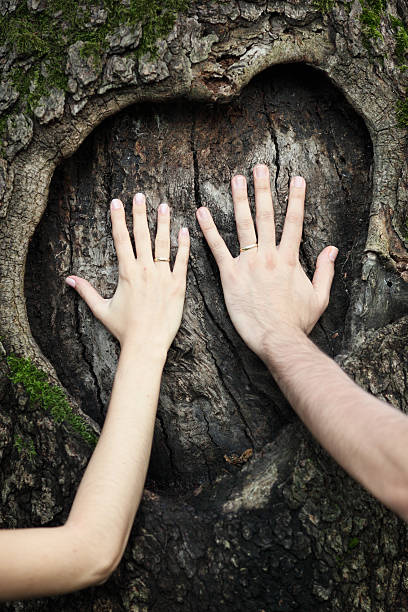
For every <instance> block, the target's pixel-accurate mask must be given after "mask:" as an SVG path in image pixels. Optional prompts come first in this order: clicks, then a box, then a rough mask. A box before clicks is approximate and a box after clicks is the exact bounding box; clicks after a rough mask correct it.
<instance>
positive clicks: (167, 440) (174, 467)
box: [156, 405, 179, 475]
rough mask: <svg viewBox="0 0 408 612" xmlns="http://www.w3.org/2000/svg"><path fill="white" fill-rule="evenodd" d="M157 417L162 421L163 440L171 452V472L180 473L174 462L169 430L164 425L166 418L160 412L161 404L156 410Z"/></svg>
mask: <svg viewBox="0 0 408 612" xmlns="http://www.w3.org/2000/svg"><path fill="white" fill-rule="evenodd" d="M156 418H157V420H158V421H159V423H160V428H161V430H162V433H163V442H164V446H165V447H166V448H167V450H168V453H169V461H170V467H171V472H172V474H173V475H177V474H179V471H178V469H177V467H176V465H175V463H174V456H173V455H174V453H173V449H172V447H171V446H170V444H169V436H168V434H167V430H166V428H165V426H164V419H163V415H162V414H161V413H160V405H159V406H158V407H157V412H156Z"/></svg>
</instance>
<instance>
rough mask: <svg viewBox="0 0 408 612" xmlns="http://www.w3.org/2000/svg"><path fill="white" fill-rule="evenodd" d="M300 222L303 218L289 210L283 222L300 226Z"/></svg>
mask: <svg viewBox="0 0 408 612" xmlns="http://www.w3.org/2000/svg"><path fill="white" fill-rule="evenodd" d="M302 221H303V216H302V215H301V214H300V213H298V212H295V211H291V210H290V211H288V212H287V213H286V218H285V222H287V223H292V224H293V225H300V224H301V223H302Z"/></svg>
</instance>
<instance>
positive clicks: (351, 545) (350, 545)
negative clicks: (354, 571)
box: [348, 537, 360, 550]
mask: <svg viewBox="0 0 408 612" xmlns="http://www.w3.org/2000/svg"><path fill="white" fill-rule="evenodd" d="M359 543H360V540H359V538H355V537H354V538H350V540H349V543H348V550H353V548H355V547H356V546H358V545H359Z"/></svg>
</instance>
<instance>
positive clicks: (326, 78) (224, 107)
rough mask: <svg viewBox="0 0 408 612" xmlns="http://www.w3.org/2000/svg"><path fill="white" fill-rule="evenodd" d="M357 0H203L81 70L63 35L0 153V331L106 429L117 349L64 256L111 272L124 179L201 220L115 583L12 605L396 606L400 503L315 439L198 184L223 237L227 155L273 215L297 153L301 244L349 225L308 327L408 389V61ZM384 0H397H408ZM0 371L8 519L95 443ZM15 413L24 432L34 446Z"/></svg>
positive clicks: (76, 266) (103, 276)
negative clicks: (255, 175) (246, 312)
mask: <svg viewBox="0 0 408 612" xmlns="http://www.w3.org/2000/svg"><path fill="white" fill-rule="evenodd" d="M11 4H12V3H10V6H7V7H5V8H3V9H2V10H3V11H7V10H9V11H12V10H13V6H11ZM348 8H349V9H350V10H346V6H345V4H343V3H342V2H339V3H337V4H336V5H335V7H334V8H333V10H332V11H331V12H330V14H329V15H327V16H325V17H322V15H321V14H320V13H319V11H318V10H317V9H316V8H315V7H314V6H313V4H312V3H311V2H306V1H305V0H303V1H297V2H295V1H293V2H273V1H269V2H235V1H231V2H205V3H204V2H202V3H200V2H199V3H195V4H192V5H191V8H190V10H189V13H188V14H187V15H180V16H179V18H178V20H177V22H176V24H175V26H174V29H173V31H172V32H171V34H170V35H169V36H168V38H167V40H165V41H162V42H161V43H160V45H159V53H158V56H157V57H156V59H154V60H151V61H150V60H149V61H148V60H147V59H146V58H141V59H139V60H138V61H137V62H136V61H134V60H133V56H132V57H130V54H129V57H128V56H127V55H126V53H127V49H126V43H124V46H123V45H122V47H120V49H119V50H118V49H117V48H116V47H115V46H113V47H112V49H111V50H110V52H108V53H107V54H106V56H104V57H103V58H102V65H101V67H100V71H99V73H98V74H96V73H95V74H89V66H84V65H83V58H82V56H81V55H80V53H79V51H78V49H77V48H76V47H75V48H70V49H69V50H67V57H68V61H67V68H66V69H67V71H68V73H69V76H70V78H71V79H72V80H76V82H77V87H76V89H75V91H74V92H73V93H72V92H71V93H64V92H62V91H60V90H56V91H53V92H50V96H49V99H47V100H44V101H43V102H42V107H41V108H42V110H41V109H40V110H39V111H38V112H37V113H36V116H35V117H34V120H32V119H31V118H27V117H25V116H21V118H20V119H19V120H18V121H16V122H15V125H14V127H13V129H9V131H8V134H7V138H8V140H7V141H6V147H5V149H4V151H3V154H4V159H2V160H0V172H1V174H0V189H2V192H3V195H2V207H1V209H0V211H1V213H0V214H1V215H2V219H1V224H0V237H1V241H0V248H1V257H0V274H1V277H0V282H1V296H2V308H1V311H0V327H1V331H0V334H1V337H2V343H3V345H4V350H5V351H6V352H7V353H11V352H15V353H17V354H20V355H24V356H27V357H30V358H31V359H32V360H33V361H34V362H35V363H36V364H37V365H38V366H40V367H41V368H43V369H44V370H46V371H47V373H48V374H49V375H50V378H51V379H52V380H57V381H59V382H60V383H61V384H62V385H63V386H64V387H65V389H66V391H67V393H68V394H69V396H70V398H71V401H72V406H73V407H74V408H75V410H77V411H78V412H81V413H83V414H84V415H86V418H87V419H88V421H89V422H90V423H91V424H92V426H93V427H94V428H95V430H96V431H97V430H98V427H99V426H100V425H101V424H102V422H103V415H104V411H105V409H106V405H107V401H108V398H109V392H110V388H111V384H112V379H113V374H114V370H115V363H116V360H117V355H118V349H117V346H116V344H115V343H114V342H113V341H112V339H111V338H110V337H109V335H108V333H107V332H106V331H105V330H104V329H103V327H102V326H101V325H100V324H99V323H98V322H97V321H95V320H94V319H93V318H92V316H91V315H90V314H89V312H88V310H87V307H86V306H85V305H84V304H83V303H82V302H80V301H79V300H78V299H76V298H75V297H74V295H73V292H70V291H68V290H67V288H66V287H65V286H64V283H63V278H64V276H65V275H66V274H68V273H70V272H73V273H77V274H80V275H83V276H85V277H86V278H87V279H88V280H90V281H91V282H93V283H94V284H95V285H96V286H97V287H98V289H99V290H100V291H101V292H102V293H103V294H104V295H106V296H107V295H109V294H110V293H111V292H112V291H113V290H114V287H115V282H116V274H117V266H116V259H115V254H114V249H113V244H112V240H111V235H110V227H109V215H108V203H109V201H110V199H111V198H112V197H115V196H120V197H121V198H122V199H123V201H124V202H125V203H126V205H127V209H128V211H130V201H131V195H132V194H133V193H134V192H135V191H136V190H139V189H140V190H143V191H144V192H146V193H147V195H148V204H149V210H150V211H151V213H153V211H154V210H155V209H156V207H157V205H158V203H159V202H160V201H163V200H166V201H168V202H169V203H170V204H171V206H172V215H173V238H174V237H175V235H176V231H177V229H178V227H180V225H182V224H183V225H184V224H186V225H189V226H190V228H191V233H192V256H191V264H190V268H189V276H188V291H187V300H186V307H185V314H184V319H183V323H182V327H181V329H180V332H179V334H178V336H177V338H176V341H175V343H174V345H173V347H172V349H171V351H170V354H169V359H168V362H167V365H166V369H165V372H164V376H163V383H162V390H161V396H160V404H159V411H158V418H157V423H156V432H155V440H154V447H153V453H152V461H151V466H150V470H149V476H148V481H147V483H146V491H145V495H144V499H143V503H142V505H141V508H140V511H139V513H138V517H137V520H136V523H135V527H134V529H133V532H132V535H131V538H130V541H129V546H128V548H127V551H126V554H125V557H124V560H123V561H122V563H121V564H120V566H119V569H118V570H117V571H116V572H115V574H114V576H113V577H112V578H111V579H110V580H109V582H108V583H107V584H106V585H104V586H101V587H98V588H95V589H88V590H86V591H84V592H81V593H77V594H73V595H68V596H65V597H60V598H52V599H43V600H38V601H30V602H24V603H21V602H14V603H9V604H4V609H11V610H55V609H61V610H64V611H65V610H66V611H70V610H73V611H74V610H95V611H96V610H115V611H116V610H140V611H142V610H154V611H159V610H175V611H176V610H180V611H184V610H191V611H194V612H196V611H201V610H203V611H204V610H217V611H218V610H220V611H221V610H225V611H227V610H234V611H235V610H246V611H247V610H251V611H252V610H253V611H256V612H261V611H262V610H265V611H267V612H271V611H274V610H302V611H306V612H307V611H310V612H311V611H314V610H324V611H344V610H366V611H392V612H394V611H395V612H396V611H401V612H402V611H404V610H406V609H407V608H408V562H407V559H406V547H407V544H408V538H407V535H408V534H407V530H406V527H405V525H404V524H403V523H402V522H401V521H399V520H398V519H397V518H396V517H395V516H393V515H392V514H391V513H390V512H388V511H387V510H385V509H384V508H383V507H382V506H381V505H380V504H379V503H378V502H376V501H375V500H374V499H373V498H371V497H370V496H369V495H368V494H366V493H365V492H364V491H363V490H362V489H361V488H360V487H359V486H358V485H357V484H355V483H354V482H353V481H352V480H351V479H350V478H349V477H348V476H347V475H345V474H344V472H343V471H342V470H341V469H340V468H338V467H337V466H336V465H335V464H334V462H333V461H332V460H331V459H330V458H329V457H328V456H327V455H326V454H325V453H324V452H323V451H322V450H321V449H320V448H319V446H318V445H317V444H316V443H315V442H314V441H313V440H312V439H311V437H310V435H309V434H308V432H307V431H305V429H304V428H303V427H302V425H301V424H300V423H299V422H298V420H297V419H296V418H295V417H294V415H293V413H292V411H291V409H290V407H289V406H288V405H287V403H286V402H285V400H284V399H283V397H282V396H281V394H280V392H279V390H278V389H277V387H276V386H275V384H274V382H273V380H272V379H271V378H270V376H269V375H268V373H267V372H266V370H265V368H264V367H263V366H262V364H261V363H260V362H259V361H258V360H257V359H256V358H255V357H254V355H253V354H252V353H251V352H250V351H249V350H248V349H247V348H246V347H245V346H244V345H243V343H242V342H241V341H240V339H239V338H238V337H237V335H236V333H235V332H234V330H233V328H232V326H231V323H230V322H229V320H228V317H227V315H226V311H225V307H224V304H223V300H222V292H221V288H220V283H219V279H218V275H217V271H216V266H215V265H214V262H213V260H212V257H211V255H210V253H209V252H208V249H207V248H206V246H205V244H204V242H203V240H202V237H201V235H200V232H199V231H198V229H197V227H196V225H195V222H194V209H195V208H196V207H197V206H199V205H200V204H202V203H206V204H207V205H208V206H209V207H210V208H211V209H212V211H213V212H214V215H215V218H216V220H217V224H218V226H219V228H220V230H221V232H222V233H223V235H224V237H225V238H226V240H227V243H228V245H229V246H230V248H231V250H233V251H235V252H236V250H237V244H236V235H235V228H234V221H233V213H232V202H231V199H230V195H229V179H230V177H231V175H232V174H233V173H235V172H237V171H239V172H243V173H245V174H247V176H248V177H249V176H250V170H251V168H252V166H253V164H254V163H256V162H258V161H265V162H266V163H268V165H269V166H270V168H271V173H272V188H273V192H274V201H275V208H276V213H277V215H276V216H277V224H278V232H279V230H280V229H281V227H282V221H283V217H284V213H285V206H286V197H287V190H288V181H289V177H290V176H291V175H293V174H294V173H301V174H302V175H303V176H305V178H306V180H307V182H308V197H307V210H306V218H305V231H304V240H303V243H302V249H301V257H302V263H303V264H304V266H305V268H306V269H307V270H308V272H309V273H310V272H311V271H312V269H313V265H314V261H315V258H316V255H317V254H318V252H319V251H320V250H321V248H323V246H325V245H326V244H329V243H331V244H336V245H337V246H338V247H339V249H340V255H339V260H338V262H337V264H336V269H337V272H336V279H335V284H334V288H333V291H332V300H331V304H330V306H329V308H328V310H327V312H326V313H325V314H324V316H323V318H322V319H321V321H320V323H319V324H318V326H317V327H316V329H315V330H314V332H313V338H314V340H315V341H316V342H317V344H318V345H319V346H321V348H322V349H323V350H324V351H326V352H327V353H328V354H330V355H331V356H333V357H335V358H336V359H337V361H338V362H339V363H340V364H341V365H342V367H344V369H345V370H346V371H347V372H348V373H349V374H350V376H352V377H354V378H355V379H356V380H357V381H358V382H359V384H361V385H362V386H363V387H365V388H367V389H368V390H370V391H371V392H372V393H374V394H375V395H377V396H378V397H381V398H383V399H385V400H387V401H389V402H392V403H393V404H394V405H395V406H396V407H398V408H400V409H401V410H404V411H407V410H408V399H407V397H408V393H407V373H408V362H407V357H406V349H405V346H406V339H407V337H408V317H407V316H405V313H406V312H407V306H408V286H407V280H408V253H407V246H408V237H407V235H406V234H407V230H406V229H405V225H406V219H407V216H406V210H405V209H406V197H407V173H408V167H407V161H406V133H405V132H404V130H402V129H401V128H400V127H399V126H398V125H397V122H396V118H395V108H396V104H397V101H398V99H399V97H400V96H401V95H402V93H403V91H404V87H405V85H406V83H405V82H404V77H403V76H402V75H401V73H400V71H399V69H398V61H397V59H396V58H395V55H394V47H395V41H394V38H393V31H392V28H391V26H390V23H389V21H388V20H387V19H385V20H383V24H382V28H383V29H382V34H383V39H378V40H377V41H374V42H373V43H372V44H371V45H370V46H369V51H368V50H367V48H366V46H364V45H363V42H362V36H361V24H360V21H359V14H360V12H361V5H360V3H359V2H358V1H355V2H353V3H351V4H350V5H349V6H348ZM33 10H34V9H33ZM387 10H389V11H390V13H392V14H393V15H395V16H397V15H399V16H400V17H406V16H407V15H406V11H407V7H406V4H405V3H403V2H396V1H395V2H389V3H388V9H387ZM134 44H135V42H134V37H133V38H132V37H130V38H129V49H130V48H131V47H132V45H134ZM4 58H6V59H7V60H10V61H9V63H10V62H18V61H19V58H18V57H8V58H7V57H6V55H4V54H3V56H2V60H1V61H2V66H3V71H4V73H5V75H6V76H7V71H8V70H9V64H8V63H7V61H6V59H4ZM380 60H382V61H380ZM132 62H133V63H132ZM277 64H284V65H282V66H277ZM294 64H296V65H294ZM6 82H7V79H6V78H4V83H6ZM72 89H74V88H73V87H72ZM3 90H4V91H6V90H7V88H6V86H4V87H3ZM3 90H0V94H1V93H2V92H3V93H2V95H3V97H4V96H5V94H4V91H3ZM7 91H8V90H7ZM2 95H0V102H1V99H2ZM5 98H7V99H8V100H9V101H10V100H12V99H13V92H12V91H11V90H10V91H9V92H8V94H7V96H5ZM125 107H127V108H125ZM2 108H3V107H2V106H0V109H2ZM109 117H110V118H109ZM104 119H106V121H104V122H103V123H102V121H103V120H104ZM101 123H102V125H99V124H101ZM98 126H99V127H98ZM13 130H14V132H13ZM91 132H92V133H91ZM87 136H88V138H87ZM70 156H71V157H70ZM65 158H67V159H65ZM64 159H65V161H63V160H64ZM50 182H51V186H50ZM49 187H50V188H49ZM41 217H42V218H41ZM40 219H41V221H40ZM150 220H151V225H152V230H153V229H154V215H153V214H151V215H150ZM129 225H130V216H129ZM27 312H28V315H27ZM0 375H1V381H2V383H1V385H0V391H1V406H2V408H1V410H0V460H1V470H0V474H1V480H0V484H1V494H2V504H1V507H0V520H1V526H4V527H16V526H27V525H54V524H59V523H60V522H61V521H63V520H64V518H65V517H66V515H67V512H68V511H69V508H70V503H71V501H72V497H73V495H74V492H75V489H76V486H77V484H78V482H79V480H80V477H81V473H82V470H83V469H84V466H85V465H86V461H87V458H88V456H89V452H90V451H89V449H88V448H87V446H86V445H85V443H84V442H83V441H82V440H81V439H80V438H78V437H77V436H75V435H74V434H73V433H72V432H70V431H68V429H66V428H64V427H63V426H61V425H58V424H56V423H55V422H54V421H53V420H52V419H51V417H50V415H48V414H45V413H43V412H42V411H41V410H40V409H38V408H37V407H35V406H30V405H29V403H28V401H27V398H26V396H25V394H24V392H23V390H22V389H20V388H15V387H13V386H12V385H11V384H10V383H9V382H8V381H7V365H6V362H5V360H3V361H2V363H1V372H0ZM16 436H21V437H23V438H24V436H26V437H27V436H28V437H30V438H31V439H32V440H33V442H34V446H35V448H36V450H37V454H36V455H35V456H34V457H33V458H31V459H30V458H29V457H28V456H27V453H24V452H21V450H20V451H19V449H18V448H17V447H16V446H15V443H14V441H15V439H16ZM248 449H252V455H251V453H246V454H244V455H243V453H244V452H245V451H246V450H248ZM240 457H242V458H241V459H239V458H240Z"/></svg>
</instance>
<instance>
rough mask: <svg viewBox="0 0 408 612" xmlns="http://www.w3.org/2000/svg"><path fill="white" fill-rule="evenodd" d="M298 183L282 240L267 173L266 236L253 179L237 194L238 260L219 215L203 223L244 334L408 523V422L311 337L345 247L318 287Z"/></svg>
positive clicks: (321, 264) (329, 257)
mask: <svg viewBox="0 0 408 612" xmlns="http://www.w3.org/2000/svg"><path fill="white" fill-rule="evenodd" d="M298 178H299V180H298V181H297V183H298V184H295V180H292V183H291V188H290V193H289V202H288V208H287V213H286V219H285V225H284V229H283V233H282V238H281V242H280V244H279V246H277V245H276V243H275V227H274V219H273V206H272V198H271V193H270V181H269V172H268V169H267V168H266V166H263V165H258V166H256V167H255V168H254V183H255V200H256V230H257V232H255V227H254V225H253V223H252V218H251V213H250V208H249V204H248V198H247V189H246V182H245V178H244V177H239V176H237V177H234V178H233V180H232V194H233V200H234V208H235V218H236V222H237V231H238V238H239V242H240V245H241V247H244V246H247V245H252V244H254V243H256V241H257V240H258V248H251V249H249V250H247V251H243V252H241V253H240V256H239V257H237V258H233V257H232V256H231V254H230V252H229V250H228V249H227V247H226V245H225V243H224V241H223V240H222V238H221V236H220V235H219V233H218V231H217V229H216V227H215V225H214V222H213V220H212V218H211V215H210V213H209V211H208V210H207V209H205V208H202V209H199V211H198V213H197V217H198V220H199V223H200V225H201V228H202V230H203V232H204V235H205V237H206V239H207V241H208V244H209V246H210V248H211V250H212V252H213V254H214V257H215V259H216V260H217V263H218V266H219V269H220V274H221V280H222V284H223V289H224V297H225V302H226V305H227V308H228V311H229V314H230V316H231V319H232V322H233V323H234V325H235V328H236V329H237V331H238V333H239V334H240V335H241V336H242V338H243V339H244V340H245V342H246V343H247V344H248V346H249V347H250V348H251V349H252V350H253V351H254V352H255V353H257V354H258V355H259V357H261V359H263V361H264V362H265V363H266V365H267V366H268V368H269V370H270V371H271V373H272V375H273V376H274V378H275V379H276V381H277V383H278V384H279V386H280V388H281V389H282V391H283V393H284V394H285V395H286V397H287V399H288V400H289V402H290V403H291V405H292V407H293V408H294V410H295V411H296V412H297V414H298V415H299V417H300V418H301V419H302V420H303V422H304V423H305V425H307V427H308V428H309V429H310V430H311V432H312V433H313V434H314V436H315V437H316V438H317V439H318V440H319V442H320V443H321V444H322V445H323V446H324V447H325V448H326V450H327V451H328V452H330V453H331V454H332V456H333V457H334V458H335V459H336V460H337V461H338V462H339V464H340V465H342V467H344V469H346V470H347V471H348V472H349V473H350V474H351V475H352V476H353V477H354V478H356V479H357V480H358V481H359V482H360V483H361V484H363V485H364V486H365V487H366V488H367V489H368V490H369V491H370V492H371V493H373V495H375V496H376V497H377V498H378V499H379V500H381V501H382V502H383V503H384V504H386V505H387V506H389V507H390V508H391V509H393V510H394V511H395V512H396V513H398V514H399V515H400V516H401V517H402V518H404V519H405V520H408V419H407V417H406V416H405V415H403V414H402V413H400V412H399V411H398V410H396V409H394V408H393V407H391V406H390V405H388V404H386V403H384V402H382V401H380V400H378V399H376V398H375V397H373V396H371V395H370V394H368V393H366V392H365V391H363V390H362V389H361V388H360V387H358V386H357V385H356V384H355V383H354V382H353V381H352V380H351V379H350V378H349V377H348V376H347V375H346V374H345V373H344V372H343V371H342V370H341V369H340V368H339V367H338V366H337V364H336V363H335V362H334V361H333V360H331V359H330V358H329V357H327V356H326V355H324V354H323V353H322V352H321V351H320V350H319V349H318V348H317V347H316V346H315V345H314V344H313V343H312V342H311V341H310V340H309V339H308V337H307V334H308V333H309V332H310V331H311V329H312V328H313V327H314V325H315V323H316V322H317V320H318V319H319V317H320V316H321V314H322V313H323V311H324V310H325V308H326V307H327V304H328V301H329V294H330V287H331V283H332V279H333V274H334V260H335V258H336V255H337V249H336V248H335V247H326V249H324V250H323V251H322V252H321V253H320V255H319V257H318V259H317V263H316V271H315V274H314V276H313V280H312V282H310V281H309V279H308V278H307V277H306V275H305V273H304V271H303V270H302V267H301V266H300V263H299V245H300V241H301V237H302V228H303V210H304V198H305V182H304V180H303V179H301V178H300V177H298Z"/></svg>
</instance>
